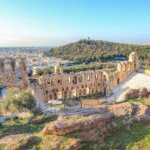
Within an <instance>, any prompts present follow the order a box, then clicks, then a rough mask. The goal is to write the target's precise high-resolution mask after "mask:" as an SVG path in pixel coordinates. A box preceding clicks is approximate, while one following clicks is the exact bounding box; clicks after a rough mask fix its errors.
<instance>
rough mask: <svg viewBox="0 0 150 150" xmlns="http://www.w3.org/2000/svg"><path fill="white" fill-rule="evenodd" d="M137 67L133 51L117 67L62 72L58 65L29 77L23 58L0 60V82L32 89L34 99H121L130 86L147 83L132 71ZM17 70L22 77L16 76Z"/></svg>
mask: <svg viewBox="0 0 150 150" xmlns="http://www.w3.org/2000/svg"><path fill="white" fill-rule="evenodd" d="M138 69H139V59H138V55H137V53H136V52H132V53H131V54H130V55H129V60H128V61H123V62H120V63H118V65H117V71H115V72H112V73H107V72H105V71H103V70H96V71H93V70H90V71H82V72H79V73H70V74H65V73H63V69H62V68H61V67H59V66H58V67H55V71H54V73H53V74H51V75H43V76H40V77H38V78H35V80H34V82H30V81H31V80H30V79H28V76H27V70H26V63H25V60H24V59H20V60H19V61H16V60H15V59H3V60H0V85H1V86H5V87H12V86H13V87H19V88H27V87H30V88H31V89H32V93H33V95H34V96H35V98H36V99H37V100H43V101H45V102H48V101H49V100H65V99H75V98H79V97H82V96H88V95H94V94H97V93H103V94H104V95H105V96H106V97H107V100H108V101H114V100H117V101H120V100H123V95H124V93H125V92H126V91H127V90H128V89H129V88H138V87H142V86H144V87H148V88H149V85H150V77H149V76H146V75H144V74H140V73H135V72H136V71H137V70H138ZM17 73H21V74H22V78H20V79H18V78H17V77H16V74H17Z"/></svg>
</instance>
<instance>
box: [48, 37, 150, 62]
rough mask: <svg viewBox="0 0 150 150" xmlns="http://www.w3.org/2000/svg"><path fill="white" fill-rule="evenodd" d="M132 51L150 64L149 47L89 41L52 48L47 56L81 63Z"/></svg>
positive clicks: (127, 53)
mask: <svg viewBox="0 0 150 150" xmlns="http://www.w3.org/2000/svg"><path fill="white" fill-rule="evenodd" d="M133 51H137V52H138V54H139V55H140V58H142V59H143V60H145V61H146V62H147V63H148V62H150V45H131V44H121V43H114V42H107V41H98V40H90V39H82V40H80V41H78V42H74V43H70V44H67V45H64V46H61V47H58V48H52V49H51V50H50V52H49V53H48V55H49V56H55V57H60V58H63V59H69V60H73V61H77V62H79V63H82V62H92V61H99V60H101V61H107V60H111V59H113V58H114V57H115V55H117V54H123V55H125V56H128V55H129V53H131V52H133Z"/></svg>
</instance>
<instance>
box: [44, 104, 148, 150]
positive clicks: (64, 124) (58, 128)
mask: <svg viewBox="0 0 150 150" xmlns="http://www.w3.org/2000/svg"><path fill="white" fill-rule="evenodd" d="M77 112H78V113H77V116H75V112H74V113H73V112H72V113H69V115H68V114H65V113H64V114H63V116H61V117H60V118H59V119H58V120H57V121H54V122H53V123H49V124H47V125H46V126H45V127H44V129H43V131H42V133H43V135H44V136H46V135H52V136H54V135H56V136H57V137H59V136H60V137H62V136H67V137H70V138H71V139H72V138H73V139H76V140H75V141H73V142H72V143H70V144H68V145H67V147H66V149H67V150H72V149H77V150H80V149H82V148H83V147H84V144H85V143H86V142H90V141H99V142H100V143H103V142H104V139H105V138H106V137H107V136H110V135H112V134H113V133H114V132H115V131H116V130H118V129H119V128H120V127H122V126H126V125H131V124H133V123H135V122H139V121H150V108H149V107H148V106H146V105H144V104H142V103H130V102H125V103H118V104H113V105H103V106H101V107H100V109H99V110H97V113H96V114H92V113H91V114H89V113H88V115H87V114H86V113H83V112H85V110H83V112H82V109H80V110H79V109H78V111H77ZM79 112H80V113H79ZM98 112H99V113H98ZM71 114H72V115H71ZM79 114H82V115H79ZM83 114H84V115H83ZM65 115H66V116H65Z"/></svg>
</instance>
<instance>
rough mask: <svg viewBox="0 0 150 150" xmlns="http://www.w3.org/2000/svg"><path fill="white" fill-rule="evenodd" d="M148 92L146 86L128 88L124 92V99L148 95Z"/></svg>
mask: <svg viewBox="0 0 150 150" xmlns="http://www.w3.org/2000/svg"><path fill="white" fill-rule="evenodd" d="M149 95H150V93H149V91H148V89H147V88H139V89H130V90H129V91H128V92H127V93H126V94H125V99H131V98H144V97H149Z"/></svg>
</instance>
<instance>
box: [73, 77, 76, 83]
mask: <svg viewBox="0 0 150 150" xmlns="http://www.w3.org/2000/svg"><path fill="white" fill-rule="evenodd" d="M73 84H77V76H74V77H73Z"/></svg>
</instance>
